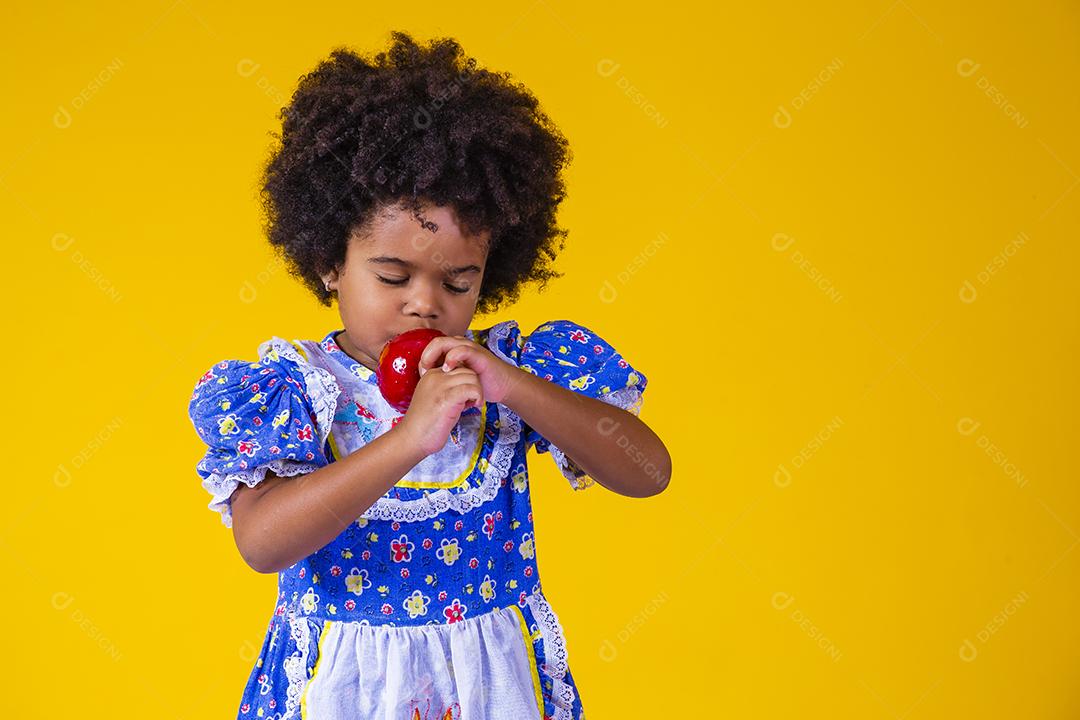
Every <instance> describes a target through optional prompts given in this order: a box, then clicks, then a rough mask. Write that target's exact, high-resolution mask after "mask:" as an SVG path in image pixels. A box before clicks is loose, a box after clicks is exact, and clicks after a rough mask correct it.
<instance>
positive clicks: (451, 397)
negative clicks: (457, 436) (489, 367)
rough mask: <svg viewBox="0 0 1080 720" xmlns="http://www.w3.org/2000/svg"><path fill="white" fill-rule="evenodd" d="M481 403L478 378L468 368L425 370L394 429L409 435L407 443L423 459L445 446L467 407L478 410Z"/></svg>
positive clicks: (482, 390) (482, 392)
mask: <svg viewBox="0 0 1080 720" xmlns="http://www.w3.org/2000/svg"><path fill="white" fill-rule="evenodd" d="M483 403H484V389H483V387H482V386H481V384H480V376H479V375H477V374H476V373H475V372H473V371H472V370H470V369H469V368H467V367H464V366H461V367H456V368H454V369H453V370H450V371H443V370H441V369H438V368H437V369H434V370H429V371H428V372H426V373H424V374H423V376H422V377H421V378H420V382H418V383H417V384H416V390H414V391H413V396H412V401H411V402H410V403H409V409H408V410H407V411H406V412H405V416H404V417H403V418H402V419H401V421H400V422H399V423H398V425H397V427H399V428H401V429H404V430H405V431H406V432H407V433H408V434H409V435H410V436H411V442H413V443H415V444H416V446H417V447H418V448H419V449H420V450H421V451H423V453H424V454H425V456H426V455H431V454H432V453H436V452H438V451H439V450H441V449H442V448H443V446H444V445H446V439H447V438H448V437H449V436H450V431H451V430H453V429H454V425H456V424H457V422H458V420H459V419H460V418H461V413H462V412H464V411H465V410H466V409H467V408H470V407H481V406H482V405H483Z"/></svg>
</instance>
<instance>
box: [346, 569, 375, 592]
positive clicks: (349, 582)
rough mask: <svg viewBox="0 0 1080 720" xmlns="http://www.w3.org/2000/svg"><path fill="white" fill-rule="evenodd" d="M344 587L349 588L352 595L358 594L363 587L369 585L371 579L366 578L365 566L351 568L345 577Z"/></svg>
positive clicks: (362, 590)
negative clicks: (362, 567)
mask: <svg viewBox="0 0 1080 720" xmlns="http://www.w3.org/2000/svg"><path fill="white" fill-rule="evenodd" d="M345 587H346V588H348V589H349V592H351V593H352V594H353V595H360V594H361V593H363V592H364V589H365V588H369V587H371V580H369V579H368V571H367V568H364V569H362V570H361V569H360V568H355V567H354V568H353V569H352V570H350V571H349V574H348V576H346V578H345Z"/></svg>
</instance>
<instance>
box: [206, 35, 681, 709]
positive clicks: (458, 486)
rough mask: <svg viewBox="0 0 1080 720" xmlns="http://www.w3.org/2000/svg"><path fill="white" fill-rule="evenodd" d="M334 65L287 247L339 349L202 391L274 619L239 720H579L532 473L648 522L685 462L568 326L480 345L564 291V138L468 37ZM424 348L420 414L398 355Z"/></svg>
mask: <svg viewBox="0 0 1080 720" xmlns="http://www.w3.org/2000/svg"><path fill="white" fill-rule="evenodd" d="M393 41H394V42H393V44H392V46H391V47H390V49H389V50H388V51H387V52H385V53H380V54H378V55H376V56H375V57H374V59H372V60H367V59H364V58H361V57H359V56H357V55H355V54H353V53H351V52H349V51H346V50H343V49H339V50H335V51H334V52H333V53H332V54H331V56H330V58H329V59H327V60H326V61H324V62H323V63H321V64H320V65H319V66H318V67H317V68H316V69H315V71H314V72H312V73H310V74H308V75H306V76H304V77H303V78H302V79H301V81H300V84H299V87H298V89H297V91H296V93H295V95H294V96H293V98H292V101H291V103H290V105H289V106H288V107H287V108H286V109H285V110H284V111H283V112H282V118H283V121H284V124H283V132H282V135H281V145H280V147H279V148H277V149H276V150H275V152H274V154H273V156H272V158H271V160H270V163H269V164H268V166H267V168H266V173H265V177H264V186H263V194H264V198H265V207H266V209H267V213H268V216H269V222H268V224H267V228H268V233H269V237H270V241H271V242H272V243H273V244H274V245H275V246H277V247H278V248H280V249H281V251H282V252H283V254H284V257H285V259H286V261H287V262H288V263H289V265H290V270H291V272H292V273H293V274H295V275H296V276H297V277H299V278H301V279H302V280H303V281H304V282H305V283H306V284H307V286H308V287H309V288H310V289H311V290H312V291H313V292H314V294H315V295H316V296H317V297H318V298H319V300H320V301H321V302H322V303H324V304H325V305H330V304H331V301H332V299H334V298H336V300H337V303H338V307H339V311H340V315H341V320H342V323H343V325H344V327H343V328H341V329H337V330H333V331H331V332H329V333H327V334H326V335H325V336H324V337H323V338H322V339H321V340H296V341H294V342H292V343H290V342H286V341H285V340H282V339H281V338H278V337H272V338H271V339H269V340H267V341H265V342H263V343H262V344H261V345H260V346H259V348H258V355H259V359H258V360H257V361H253V362H252V361H241V360H224V361H222V362H219V363H217V364H216V365H214V366H212V367H211V368H210V369H209V370H207V371H206V373H205V374H203V376H202V377H201V378H200V379H199V381H198V384H197V385H196V387H195V390H194V393H193V395H192V398H191V403H190V406H189V414H190V416H191V419H192V422H193V423H194V425H195V428H196V430H197V431H198V433H199V436H200V437H201V438H202V439H203V441H204V442H205V443H206V444H207V445H208V450H207V452H206V454H205V456H204V457H203V458H202V460H201V461H200V462H199V463H198V465H197V470H198V473H199V475H200V476H201V477H202V484H203V487H204V488H206V489H207V490H208V491H209V492H210V493H211V494H212V496H213V499H212V501H211V502H210V505H209V507H210V508H211V509H213V510H216V511H218V512H220V513H221V517H222V522H223V523H224V524H225V525H226V526H227V527H231V528H232V529H233V534H234V536H235V539H236V545H237V547H238V549H239V551H240V554H241V555H242V556H243V558H244V560H245V561H246V562H247V563H248V564H249V565H250V566H251V567H252V568H254V569H255V570H257V571H258V572H263V573H271V572H273V573H277V576H278V597H277V601H276V607H275V611H274V613H273V616H272V617H271V619H270V623H269V627H268V629H267V633H266V638H265V641H264V643H263V646H262V650H261V651H260V653H259V656H258V658H257V660H256V661H255V666H254V668H253V669H252V671H251V674H250V677H249V679H248V682H247V685H246V687H245V688H244V692H243V697H242V698H241V702H240V709H239V716H238V717H240V718H290V717H302V718H303V717H310V718H316V719H318V720H329V719H331V718H349V719H350V720H353V719H357V718H378V719H379V720H388V719H390V718H400V719H401V720H420V719H424V720H427V719H431V720H448V719H457V720H481V719H489V720H503V719H506V720H520V719H525V718H549V717H550V718H582V717H583V714H582V704H581V699H580V697H579V695H578V692H577V688H576V686H575V683H574V679H573V676H572V675H571V673H570V668H569V664H568V654H567V648H566V641H565V639H564V636H563V632H562V629H561V627H560V625H559V620H558V617H557V616H556V614H555V612H554V611H553V610H552V608H551V606H550V605H549V603H548V601H547V599H546V598H545V596H544V593H543V592H542V590H541V585H540V576H539V570H538V565H537V550H536V540H535V538H534V536H533V516H532V511H531V509H530V496H529V475H528V470H527V466H526V451H527V449H528V448H529V447H530V446H533V447H535V448H536V451H537V452H540V453H543V452H547V453H550V455H551V457H552V458H553V459H554V461H555V462H556V463H557V465H558V468H559V469H560V470H561V472H562V474H563V475H565V476H566V478H567V479H568V480H569V481H570V483H571V485H572V486H573V487H574V488H577V489H581V488H586V487H589V486H590V485H592V484H593V483H594V481H595V482H596V483H597V484H600V485H602V486H604V487H607V488H608V489H610V490H612V491H614V492H617V493H620V494H622V495H627V496H630V497H647V496H650V495H655V494H657V493H659V492H661V491H662V490H663V489H664V488H665V487H666V485H667V482H668V477H669V476H670V472H671V461H670V457H669V455H668V452H667V450H666V448H665V447H664V445H663V443H662V442H661V441H660V439H659V438H658V437H657V436H656V435H655V434H654V433H653V432H652V431H651V430H650V429H649V428H648V427H647V426H646V425H645V424H644V423H642V422H641V420H639V419H638V417H637V414H638V412H639V410H640V404H641V397H642V391H643V390H644V389H645V384H646V379H645V376H644V375H642V374H641V373H640V372H638V371H636V370H635V369H634V368H633V367H631V365H630V364H629V363H628V362H627V361H626V360H625V359H623V357H622V356H620V355H619V353H617V352H616V351H615V350H614V348H612V347H611V345H609V344H608V343H607V342H605V341H604V340H603V339H601V337H600V336H599V335H597V334H596V333H594V332H592V331H591V330H589V329H588V328H585V327H583V326H581V325H578V324H575V323H574V322H571V321H568V320H553V321H551V322H546V323H544V324H542V325H540V326H539V327H537V328H535V329H533V330H532V332H529V333H524V332H522V330H521V329H520V328H519V327H518V325H517V323H516V322H514V321H506V322H501V323H498V324H496V325H494V326H492V327H488V328H485V329H470V327H469V326H470V323H471V322H472V319H473V315H474V313H475V312H477V310H478V309H480V310H482V311H490V310H492V309H494V308H495V307H497V306H498V305H499V304H500V303H502V302H503V301H508V300H510V301H512V300H513V299H515V298H516V297H517V295H518V292H519V289H520V287H521V286H522V284H523V283H526V282H528V281H540V282H541V283H543V282H545V281H546V280H547V279H548V278H551V277H554V276H556V273H555V272H554V271H553V270H552V269H551V267H550V266H549V263H550V262H551V261H552V260H553V259H554V257H555V256H556V254H557V251H558V250H559V249H560V248H561V246H562V245H561V238H562V236H563V235H564V234H565V231H563V230H560V229H559V228H558V227H557V225H556V223H555V210H556V207H557V205H558V204H559V202H560V201H561V199H562V197H563V195H564V187H563V182H562V179H561V177H560V171H561V168H562V166H563V165H564V164H565V162H566V161H567V158H568V149H567V146H566V140H565V139H564V138H563V137H562V135H560V134H559V132H558V130H557V129H555V128H554V127H553V126H552V125H551V123H550V121H549V120H548V119H547V117H546V116H545V115H544V114H543V113H542V112H541V111H540V110H539V109H538V105H537V101H536V99H535V98H534V97H533V96H532V95H531V94H530V93H529V91H527V90H526V89H525V88H523V87H522V86H521V85H517V84H513V83H512V82H511V81H510V80H509V79H508V76H506V75H505V74H496V73H493V72H489V71H486V70H480V69H476V67H475V61H474V60H472V59H468V58H464V57H463V54H462V50H461V48H460V47H459V45H458V44H457V43H456V42H455V41H453V40H451V39H442V40H438V41H435V42H432V43H431V44H429V45H428V46H427V47H420V46H418V45H417V44H416V43H415V42H414V41H413V40H412V38H411V37H410V36H409V35H407V34H404V33H393ZM420 327H424V328H435V329H438V330H440V331H442V332H443V333H444V335H445V336H444V337H438V338H436V339H435V340H433V341H432V342H431V344H430V345H428V346H427V348H426V349H425V351H424V353H423V355H422V357H421V378H420V382H419V384H418V385H417V388H416V391H415V394H414V396H413V399H412V403H411V405H410V406H409V407H408V409H407V411H406V412H405V413H404V414H402V413H399V412H397V411H395V410H394V409H393V408H391V407H390V406H389V405H388V404H387V402H386V401H385V400H384V399H383V398H382V396H381V395H380V393H379V388H378V384H377V381H376V377H375V372H374V370H375V368H376V367H377V359H378V356H379V352H380V350H381V348H382V347H383V345H384V344H385V343H386V342H387V341H388V340H389V339H390V338H392V337H393V336H394V335H397V334H398V333H401V332H404V331H406V330H410V329H413V328H420Z"/></svg>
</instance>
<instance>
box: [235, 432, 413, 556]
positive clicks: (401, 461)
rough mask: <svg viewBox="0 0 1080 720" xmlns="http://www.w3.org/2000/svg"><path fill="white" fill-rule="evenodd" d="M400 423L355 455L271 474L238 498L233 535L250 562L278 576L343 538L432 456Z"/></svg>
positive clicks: (237, 494) (242, 488) (244, 488)
mask: <svg viewBox="0 0 1080 720" xmlns="http://www.w3.org/2000/svg"><path fill="white" fill-rule="evenodd" d="M412 439H413V438H412V437H411V436H410V434H409V432H408V428H407V426H405V425H404V424H398V425H397V426H395V427H393V428H391V429H390V430H389V431H388V432H386V433H383V434H382V435H379V436H378V437H376V438H374V439H373V440H372V441H371V442H369V443H367V444H366V445H364V446H363V447H361V448H359V449H357V450H356V451H355V452H353V453H351V454H350V455H348V456H346V457H344V458H342V459H341V460H338V461H337V462H333V463H330V464H329V465H326V466H324V467H321V468H319V469H318V470H315V471H313V472H310V473H307V474H306V475H301V476H298V477H292V478H281V477H278V476H276V475H273V474H272V473H269V472H267V476H266V479H265V480H264V481H263V482H261V483H259V484H258V485H256V486H255V487H248V486H247V485H244V484H242V483H241V485H240V486H239V487H238V488H237V489H236V491H235V492H234V493H233V495H232V501H231V502H232V513H233V537H234V539H235V540H236V547H237V549H238V550H239V551H240V555H241V556H242V557H243V558H244V561H245V562H246V563H247V564H248V565H250V566H251V567H252V569H254V570H256V571H257V572H261V573H275V572H279V571H280V570H283V569H284V568H287V567H289V566H290V565H292V564H293V563H295V562H297V561H299V560H302V559H303V558H305V557H307V556H308V555H310V554H311V553H313V552H315V551H316V550H318V549H319V548H321V547H324V546H325V545H326V544H327V543H329V542H330V541H331V540H333V539H334V538H335V537H337V536H338V535H339V534H340V533H341V531H342V530H344V529H345V528H346V527H348V526H349V523H352V522H354V521H355V520H356V519H357V518H358V517H360V516H361V515H362V514H363V513H364V512H365V511H366V510H367V509H368V508H370V507H371V506H372V505H373V504H375V501H376V500H378V499H379V498H380V497H382V496H383V494H384V493H386V491H388V490H389V489H390V488H391V487H393V486H394V484H395V483H397V482H398V481H399V480H400V479H401V478H402V477H403V476H404V475H405V474H406V473H407V472H408V471H409V470H411V469H412V468H413V467H414V466H415V465H416V464H417V463H419V462H420V461H421V460H423V459H424V457H425V456H426V455H427V453H426V452H423V451H421V450H420V449H418V447H417V445H418V444H417V443H415V442H412Z"/></svg>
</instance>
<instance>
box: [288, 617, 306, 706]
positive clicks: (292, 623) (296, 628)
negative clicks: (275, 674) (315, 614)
mask: <svg viewBox="0 0 1080 720" xmlns="http://www.w3.org/2000/svg"><path fill="white" fill-rule="evenodd" d="M288 622H289V635H290V636H291V637H292V639H293V642H295V643H296V647H297V651H296V652H295V653H293V654H292V655H290V656H289V657H287V658H285V659H284V660H283V661H282V662H281V666H282V669H283V670H284V671H285V677H286V678H288V680H289V686H288V687H287V688H286V689H285V712H284V713H283V714H282V716H281V720H287V718H292V717H298V716H299V714H300V713H299V709H300V698H301V695H302V694H303V691H304V684H305V683H306V682H307V676H308V673H307V666H308V654H309V653H310V645H311V626H310V625H309V624H308V620H307V618H305V617H297V616H295V615H290V616H289V618H288Z"/></svg>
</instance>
